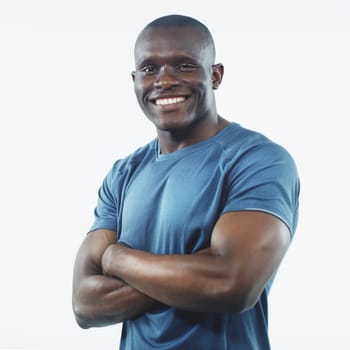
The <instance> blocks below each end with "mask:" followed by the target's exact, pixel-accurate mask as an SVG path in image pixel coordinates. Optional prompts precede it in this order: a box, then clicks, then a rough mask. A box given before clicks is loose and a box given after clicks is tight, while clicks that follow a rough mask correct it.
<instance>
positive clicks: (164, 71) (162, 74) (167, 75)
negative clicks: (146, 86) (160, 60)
mask: <svg viewBox="0 0 350 350" xmlns="http://www.w3.org/2000/svg"><path fill="white" fill-rule="evenodd" d="M178 85H179V80H178V79H177V78H176V72H175V71H174V68H172V67H169V66H162V67H161V68H160V69H159V71H158V74H157V78H156V80H155V82H154V86H155V87H156V88H158V89H164V90H169V89H172V88H174V87H176V86H178Z"/></svg>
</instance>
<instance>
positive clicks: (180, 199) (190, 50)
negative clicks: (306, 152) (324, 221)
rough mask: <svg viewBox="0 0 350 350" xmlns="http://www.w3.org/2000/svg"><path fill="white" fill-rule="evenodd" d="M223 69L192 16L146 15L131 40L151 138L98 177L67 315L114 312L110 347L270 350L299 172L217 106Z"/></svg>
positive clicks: (89, 317)
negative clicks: (114, 339) (274, 300)
mask: <svg viewBox="0 0 350 350" xmlns="http://www.w3.org/2000/svg"><path fill="white" fill-rule="evenodd" d="M223 73H224V69H223V65H222V64H215V45H214V42H213V39H212V36H211V34H210V32H209V31H208V29H207V28H206V27H205V26H204V25H203V24H202V23H200V22H198V21H197V20H195V19H193V18H190V17H186V16H179V15H171V16H165V17H161V18H158V19H156V20H154V21H153V22H151V23H150V24H148V25H147V26H146V27H145V28H144V29H143V30H142V32H141V33H140V35H139V37H138V38H137V40H136V44H135V71H134V72H132V78H133V81H134V88H135V94H136V97H137V100H138V103H139V105H140V107H141V109H142V110H143V112H144V114H145V115H146V116H147V118H148V119H149V120H150V121H151V122H152V123H153V124H154V125H155V127H156V131H157V137H156V138H155V139H154V140H152V141H151V142H150V143H148V144H147V145H144V146H142V147H140V148H139V149H138V150H136V151H135V152H134V153H133V154H131V155H129V156H127V157H125V158H124V159H121V160H118V161H116V162H115V164H114V165H113V167H112V168H111V170H110V172H109V173H108V174H107V176H106V177H105V179H104V181H103V183H102V185H101V188H100V190H99V197H98V203H97V207H96V209H95V220H94V223H93V225H92V227H91V230H90V232H89V234H88V235H87V236H86V238H85V239H84V241H83V243H82V245H81V247H80V249H79V251H78V254H77V258H76V262H75V268H74V281H73V309H74V313H75V316H76V320H77V322H78V324H79V325H80V326H81V327H83V328H89V327H100V326H106V325H111V324H115V323H119V322H123V330H122V338H121V342H120V348H121V349H132V350H140V349H142V350H144V349H191V350H196V349H201V350H202V349H232V350H248V349H258V350H260V349H262V350H265V349H266V350H267V349H269V348H270V345H269V338H268V328H267V323H268V319H267V311H268V304H267V299H268V293H269V290H270V287H271V284H272V282H273V279H274V276H275V274H276V272H277V269H278V266H279V264H280V263H281V261H282V259H283V256H284V255H285V253H286V251H287V249H288V246H289V244H290V241H291V238H292V237H293V235H294V232H295V229H296V225H297V219H298V197H299V179H298V174H297V170H296V167H295V164H294V161H293V159H292V158H291V156H290V155H289V153H288V152H287V151H286V150H285V149H284V148H283V147H281V146H280V145H278V144H276V143H274V142H272V141H271V140H269V139H268V138H266V137H265V136H264V135H262V134H260V133H257V132H255V131H252V130H248V129H245V128H243V127H242V126H240V125H239V124H237V123H235V122H232V121H228V120H226V119H224V118H222V117H221V116H219V115H218V112H217V108H216V104H215V94H214V91H215V90H216V89H217V88H218V87H219V85H220V83H221V80H222V77H223Z"/></svg>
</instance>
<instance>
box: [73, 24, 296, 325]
mask: <svg viewBox="0 0 350 350" xmlns="http://www.w3.org/2000/svg"><path fill="white" fill-rule="evenodd" d="M213 60H214V54H213V50H212V47H211V45H210V44H208V42H207V40H206V38H205V36H204V35H203V34H202V33H201V32H200V31H199V30H198V29H196V28H190V27H187V28H150V29H146V30H144V31H143V32H142V33H141V34H140V36H139V38H138V40H137V43H136V46H135V71H134V72H132V78H133V81H134V88H135V94H136V97H137V100H138V102H139V104H140V107H141V108H142V110H143V112H144V114H145V115H146V116H147V118H148V119H149V120H150V121H151V122H152V123H153V124H154V125H155V127H156V130H157V135H158V139H159V143H160V148H161V152H162V153H170V152H175V151H177V150H180V149H182V148H184V147H187V146H190V145H192V144H195V143H197V142H200V141H202V140H205V139H207V138H209V137H211V136H213V135H215V134H216V133H218V132H219V131H220V130H222V129H223V128H224V127H225V126H226V125H227V124H228V122H227V121H226V120H225V119H223V118H221V117H220V116H218V114H217V111H216V105H215V97H214V90H215V89H217V88H218V87H219V85H220V83H221V80H222V77H223V72H224V69H223V66H222V65H221V64H216V65H214V64H213ZM170 98H178V100H179V101H180V102H179V103H171V104H167V105H163V104H160V105H157V104H156V101H157V100H161V101H163V102H164V101H166V100H164V99H170ZM183 98H184V100H183V101H182V100H181V99H183ZM172 101H174V100H172ZM168 102H169V100H168ZM116 237H117V233H116V232H113V231H110V230H97V231H94V232H91V233H90V234H89V235H88V236H87V237H86V238H85V240H84V241H83V243H82V245H81V247H80V249H79V251H78V254H77V258H76V262H75V268H74V278H73V310H74V313H75V316H76V319H77V322H78V324H79V325H80V326H81V327H83V328H88V327H93V326H105V325H110V324H114V323H118V322H122V321H125V320H129V319H133V318H135V317H138V316H140V315H142V314H143V313H144V312H145V311H147V310H150V309H151V308H152V307H154V306H155V305H156V304H157V303H159V302H161V303H164V304H166V305H169V306H173V307H176V308H181V309H184V310H191V311H198V312H233V313H235V312H242V311H244V310H247V309H249V308H251V307H253V306H254V305H255V303H256V302H257V300H258V299H259V297H260V295H261V293H262V291H263V289H264V285H265V284H266V282H267V281H268V279H269V278H270V277H271V276H272V275H273V274H274V273H275V272H276V270H277V268H278V266H279V264H280V262H281V261H282V258H283V256H284V254H285V252H286V251H287V249H288V246H289V242H290V234H289V231H288V229H287V227H286V226H285V224H284V223H283V222H282V221H281V220H279V219H278V218H276V217H275V216H273V215H270V214H266V213H262V212H255V211H246V212H230V213H226V214H224V215H222V216H221V217H220V218H219V219H218V221H217V223H216V225H215V227H214V229H213V231H212V236H211V242H210V247H209V248H208V249H205V250H203V251H200V252H198V253H196V254H191V255H157V254H151V253H149V252H145V251H140V250H135V249H131V248H130V247H127V246H125V245H123V244H118V243H116Z"/></svg>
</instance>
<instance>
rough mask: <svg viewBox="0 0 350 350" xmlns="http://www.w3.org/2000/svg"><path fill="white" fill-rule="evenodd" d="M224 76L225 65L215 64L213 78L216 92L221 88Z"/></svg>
mask: <svg viewBox="0 0 350 350" xmlns="http://www.w3.org/2000/svg"><path fill="white" fill-rule="evenodd" d="M223 76H224V66H223V64H221V63H217V64H214V65H213V71H212V76H211V80H212V82H213V89H214V90H216V89H217V88H218V87H219V86H220V84H221V81H222V78H223Z"/></svg>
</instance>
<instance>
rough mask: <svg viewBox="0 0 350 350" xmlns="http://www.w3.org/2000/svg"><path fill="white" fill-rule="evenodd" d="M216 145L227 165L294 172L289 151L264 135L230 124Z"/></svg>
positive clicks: (293, 164)
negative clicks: (279, 168)
mask: <svg viewBox="0 0 350 350" xmlns="http://www.w3.org/2000/svg"><path fill="white" fill-rule="evenodd" d="M217 144H218V146H219V148H220V150H221V152H222V155H223V157H224V159H225V160H226V161H227V163H228V165H231V166H233V165H234V166H235V167H237V166H243V167H246V166H248V167H250V168H254V167H264V168H265V167H266V166H268V165H271V164H274V165H277V164H279V165H281V166H282V167H283V166H286V167H288V168H294V169H295V170H296V164H295V161H294V159H293V157H292V155H291V154H290V153H289V151H288V150H287V149H286V148H285V147H283V146H282V145H280V144H278V143H276V142H274V141H273V140H271V139H270V138H268V137H267V136H265V135H264V134H262V133H260V132H258V131H255V130H251V129H248V128H244V127H242V126H241V125H240V124H237V123H231V124H230V125H229V126H228V127H227V129H226V130H224V133H223V134H222V135H221V137H219V138H218V139H217Z"/></svg>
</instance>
